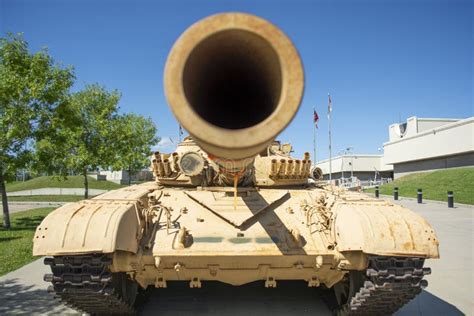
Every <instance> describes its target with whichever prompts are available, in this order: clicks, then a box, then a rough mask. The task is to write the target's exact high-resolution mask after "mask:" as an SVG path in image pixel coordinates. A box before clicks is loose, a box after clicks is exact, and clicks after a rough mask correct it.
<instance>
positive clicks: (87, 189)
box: [82, 168, 89, 200]
mask: <svg viewBox="0 0 474 316" xmlns="http://www.w3.org/2000/svg"><path fill="white" fill-rule="evenodd" d="M82 174H83V175H84V199H86V200H87V199H88V198H89V180H88V179H87V168H84V170H83V173H82Z"/></svg>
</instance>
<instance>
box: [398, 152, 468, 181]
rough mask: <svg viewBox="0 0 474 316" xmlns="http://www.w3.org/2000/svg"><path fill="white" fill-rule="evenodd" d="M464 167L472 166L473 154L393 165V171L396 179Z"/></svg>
mask: <svg viewBox="0 0 474 316" xmlns="http://www.w3.org/2000/svg"><path fill="white" fill-rule="evenodd" d="M466 166H474V152H470V153H464V154H459V155H453V156H446V157H437V158H433V159H425V160H418V161H410V162H406V163H400V164H395V165H394V170H393V171H394V177H395V179H397V178H400V177H403V176H405V175H407V174H410V173H416V172H429V171H435V170H439V169H447V168H456V167H466Z"/></svg>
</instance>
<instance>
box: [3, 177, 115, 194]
mask: <svg viewBox="0 0 474 316" xmlns="http://www.w3.org/2000/svg"><path fill="white" fill-rule="evenodd" d="M83 187H84V178H83V177H82V176H70V177H67V179H66V180H61V179H56V178H52V177H38V178H34V179H31V180H28V181H25V182H21V181H17V182H10V183H7V191H8V192H15V191H23V190H32V189H41V188H83ZM121 187H123V185H120V184H117V183H115V182H111V181H97V180H95V179H93V178H91V177H89V188H90V189H100V190H114V189H118V188H121Z"/></svg>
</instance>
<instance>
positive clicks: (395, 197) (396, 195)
mask: <svg viewBox="0 0 474 316" xmlns="http://www.w3.org/2000/svg"><path fill="white" fill-rule="evenodd" d="M393 199H394V200H395V201H397V200H398V187H394V188H393Z"/></svg>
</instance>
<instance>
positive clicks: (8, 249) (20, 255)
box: [0, 207, 54, 275]
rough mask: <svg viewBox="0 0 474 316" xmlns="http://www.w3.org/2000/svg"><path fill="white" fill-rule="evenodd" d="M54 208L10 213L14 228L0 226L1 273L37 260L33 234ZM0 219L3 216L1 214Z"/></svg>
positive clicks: (0, 219)
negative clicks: (33, 248) (34, 251)
mask: <svg viewBox="0 0 474 316" xmlns="http://www.w3.org/2000/svg"><path fill="white" fill-rule="evenodd" d="M52 210H54V208H51V207H49V208H38V209H34V210H29V211H24V212H19V213H14V214H11V215H10V219H11V223H12V228H11V229H10V230H5V229H3V227H0V275H4V274H6V273H8V272H10V271H13V270H16V269H18V268H20V267H22V266H24V265H25V264H27V263H29V262H31V261H33V260H35V257H33V255H32V254H31V251H32V247H33V235H34V234H35V229H36V226H38V225H39V224H40V223H41V221H42V220H43V218H45V217H46V215H47V214H48V213H49V212H51V211H52ZM0 221H3V216H1V215H0Z"/></svg>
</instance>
